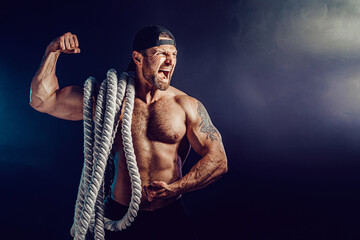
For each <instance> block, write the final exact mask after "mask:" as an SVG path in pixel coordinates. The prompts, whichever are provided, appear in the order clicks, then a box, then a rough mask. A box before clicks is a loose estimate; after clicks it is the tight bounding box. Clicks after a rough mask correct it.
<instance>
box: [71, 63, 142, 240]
mask: <svg viewBox="0 0 360 240" xmlns="http://www.w3.org/2000/svg"><path fill="white" fill-rule="evenodd" d="M95 85H96V80H95V79H94V78H91V77H90V78H89V79H88V80H87V81H86V82H85V84H84V108H83V114H84V116H83V117H84V166H83V170H82V174H81V179H80V184H79V190H78V196H77V200H76V204H75V213H74V223H73V226H72V228H71V231H70V232H71V236H72V237H74V240H84V239H85V238H86V234H87V232H88V231H89V232H90V234H92V235H94V239H96V240H104V239H105V230H104V229H105V228H106V229H107V230H111V231H119V230H123V229H125V228H127V227H129V226H130V224H131V223H132V222H133V221H134V219H135V217H136V215H137V211H138V210H139V204H140V199H141V180H140V174H139V170H138V167H137V163H136V156H135V153H134V147H133V143H132V137H131V121H132V112H133V108H134V100H135V86H134V77H133V76H132V75H129V74H128V73H126V72H124V73H122V74H120V76H119V80H118V78H117V74H116V71H115V70H114V69H110V70H109V71H108V73H107V78H106V79H105V80H104V81H103V82H102V83H101V85H100V90H99V94H98V96H97V100H96V109H95V114H94V118H93V95H94V86H95ZM125 95H126V96H125ZM124 96H125V103H124V104H125V105H124V114H123V119H122V126H121V133H122V138H123V145H124V152H125V158H126V163H127V166H128V170H129V174H130V180H131V189H132V196H131V200H130V204H129V209H128V211H127V213H126V214H125V216H124V217H123V218H122V219H121V220H119V221H112V220H110V219H107V218H105V217H104V198H105V192H104V189H105V186H104V185H105V181H104V172H105V169H106V167H107V163H108V159H111V160H112V156H111V154H110V152H111V148H112V145H113V142H114V138H115V134H116V132H117V129H118V125H119V121H120V115H121V109H122V104H123V99H124ZM109 165H111V163H110V164H109Z"/></svg>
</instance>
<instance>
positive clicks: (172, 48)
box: [147, 44, 177, 53]
mask: <svg viewBox="0 0 360 240" xmlns="http://www.w3.org/2000/svg"><path fill="white" fill-rule="evenodd" d="M147 51H148V52H149V53H154V52H158V51H169V52H177V49H176V47H175V46H174V45H170V44H165V45H160V46H156V47H151V48H149V49H147Z"/></svg>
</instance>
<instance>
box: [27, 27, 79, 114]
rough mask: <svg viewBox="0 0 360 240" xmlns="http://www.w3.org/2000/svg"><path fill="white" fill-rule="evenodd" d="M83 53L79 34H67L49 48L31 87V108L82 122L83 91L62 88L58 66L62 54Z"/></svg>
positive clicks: (71, 87) (76, 88) (74, 87)
mask: <svg viewBox="0 0 360 240" xmlns="http://www.w3.org/2000/svg"><path fill="white" fill-rule="evenodd" d="M62 52H64V53H80V49H79V42H78V39H77V37H76V35H74V34H71V33H65V34H64V35H62V36H60V37H58V38H56V39H55V40H54V41H52V42H51V43H50V44H49V46H48V47H47V48H46V51H45V55H44V57H43V60H42V62H41V65H40V67H39V70H38V71H37V72H36V74H35V76H34V77H33V80H32V82H31V87H30V105H31V106H32V107H33V108H34V109H36V110H37V111H39V112H43V113H48V114H50V115H52V116H54V117H58V118H62V119H67V120H81V119H82V116H83V114H82V111H83V90H82V88H81V87H78V86H68V87H65V88H62V89H59V83H58V79H57V77H56V74H55V71H56V63H57V59H58V58H59V55H60V53H62Z"/></svg>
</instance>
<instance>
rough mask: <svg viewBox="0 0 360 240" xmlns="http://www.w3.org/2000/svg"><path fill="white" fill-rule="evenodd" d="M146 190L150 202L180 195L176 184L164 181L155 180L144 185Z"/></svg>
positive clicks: (146, 196)
mask: <svg viewBox="0 0 360 240" xmlns="http://www.w3.org/2000/svg"><path fill="white" fill-rule="evenodd" d="M144 192H145V198H146V199H147V200H148V201H149V202H152V201H155V200H159V199H164V198H170V197H174V196H177V195H179V194H178V193H177V191H176V188H174V185H172V184H170V185H169V184H167V183H166V182H163V181H153V182H152V183H151V184H150V185H148V186H144Z"/></svg>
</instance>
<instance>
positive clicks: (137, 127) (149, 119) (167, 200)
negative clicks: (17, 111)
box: [30, 26, 227, 239]
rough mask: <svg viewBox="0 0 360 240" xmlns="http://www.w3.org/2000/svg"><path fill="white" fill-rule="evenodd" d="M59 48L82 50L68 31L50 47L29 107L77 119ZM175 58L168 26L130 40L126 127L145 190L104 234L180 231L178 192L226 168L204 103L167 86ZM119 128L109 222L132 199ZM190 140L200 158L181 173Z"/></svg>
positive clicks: (79, 94)
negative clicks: (128, 220) (129, 214)
mask: <svg viewBox="0 0 360 240" xmlns="http://www.w3.org/2000/svg"><path fill="white" fill-rule="evenodd" d="M62 52H63V53H80V49H79V42H78V39H77V37H76V35H74V34H71V33H66V34H64V35H62V36H61V37H59V38H56V39H55V40H54V41H52V42H51V43H50V44H49V45H48V47H47V49H46V52H45V56H44V58H43V61H42V63H41V66H40V68H39V70H38V71H37V73H36V74H35V76H34V78H33V80H32V83H31V101H30V105H31V106H32V107H33V108H35V109H36V110H37V111H40V112H44V113H48V114H50V115H52V116H55V117H58V118H62V119H67V120H82V118H83V89H82V88H81V87H77V86H69V87H65V88H62V89H60V88H59V84H58V80H57V77H56V75H55V69H56V62H57V59H58V57H59V55H60V54H61V53H62ZM176 55H177V49H176V44H175V38H174V36H173V35H172V34H171V32H170V31H169V30H168V29H166V28H163V27H160V26H149V27H146V28H144V29H142V30H140V31H139V32H138V33H137V35H136V37H135V39H134V43H133V53H132V61H131V64H130V65H129V69H128V70H133V71H135V86H136V93H135V102H134V111H133V117H132V128H131V129H132V139H133V144H134V150H135V155H136V160H137V165H138V168H139V172H140V178H141V183H142V187H143V194H142V199H141V204H140V212H139V214H138V217H137V218H136V219H135V222H134V223H133V224H132V225H131V226H130V227H129V228H128V229H126V230H123V231H121V232H116V233H110V232H106V237H107V238H108V237H109V236H114V237H115V238H116V237H117V235H115V234H126V233H129V232H130V233H131V234H129V236H131V237H132V238H133V239H137V238H134V237H135V236H136V234H144V235H147V236H153V237H154V238H156V239H161V238H162V237H165V236H166V238H168V239H174V237H179V236H181V234H180V233H181V232H186V231H187V230H188V229H187V228H188V226H187V225H186V224H187V223H186V221H187V220H186V217H184V216H185V214H183V212H182V211H181V210H178V209H179V206H180V205H179V200H178V199H179V198H180V196H181V195H182V194H183V193H186V192H190V191H193V190H196V189H199V188H203V187H205V186H207V185H209V184H210V183H212V182H214V181H215V180H217V179H218V178H220V177H221V176H222V175H223V174H224V173H226V172H227V158H226V154H225V151H224V147H223V144H222V140H221V136H220V133H219V132H218V130H217V129H216V128H215V127H214V125H213V124H212V122H211V120H210V117H209V115H208V113H207V111H206V109H205V107H204V106H203V104H202V103H201V102H200V101H198V100H196V99H195V98H193V97H190V96H188V95H186V94H185V93H184V92H182V91H180V90H178V89H176V88H174V87H172V86H170V81H171V78H172V75H173V73H174V69H175V65H176ZM94 105H95V100H94ZM121 120H122V117H121V118H120V121H121ZM120 126H121V124H120V125H119V130H118V132H117V134H116V137H115V140H114V144H113V151H114V152H115V153H116V157H115V160H114V161H115V177H114V180H113V184H112V187H111V194H110V195H109V197H108V198H107V200H106V202H105V204H106V207H105V211H106V212H105V214H106V215H107V217H109V218H110V219H113V220H118V219H120V218H122V217H123V214H124V213H125V212H126V210H127V206H128V205H129V202H130V198H131V184H130V177H129V173H128V170H127V167H126V162H125V161H124V159H125V156H124V152H123V149H122V140H121V139H122V138H121V131H120ZM190 145H191V147H192V148H193V149H194V150H195V152H197V153H198V154H200V155H201V156H202V158H201V159H200V160H199V161H198V162H197V163H196V164H195V165H194V166H193V167H192V168H191V170H190V171H189V172H188V173H187V174H186V175H185V176H182V166H183V164H184V162H185V159H186V157H187V155H188V153H189V149H190ZM180 208H181V206H180ZM181 218H183V219H182V220H180V219H181ZM171 233H172V237H169V235H168V234H171ZM151 234H153V235H151ZM149 239H152V238H151V237H149ZM187 239H189V238H187Z"/></svg>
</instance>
